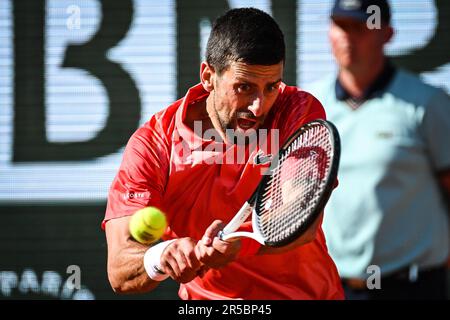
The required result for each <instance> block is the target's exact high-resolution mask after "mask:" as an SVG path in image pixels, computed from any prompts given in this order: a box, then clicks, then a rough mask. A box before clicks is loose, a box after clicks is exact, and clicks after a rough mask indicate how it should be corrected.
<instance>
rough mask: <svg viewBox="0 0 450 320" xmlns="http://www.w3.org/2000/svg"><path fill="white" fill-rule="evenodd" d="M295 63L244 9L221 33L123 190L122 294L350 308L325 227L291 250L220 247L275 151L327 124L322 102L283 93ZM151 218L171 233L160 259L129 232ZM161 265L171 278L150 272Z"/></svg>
mask: <svg viewBox="0 0 450 320" xmlns="http://www.w3.org/2000/svg"><path fill="white" fill-rule="evenodd" d="M284 61H285V44H284V38H283V34H282V32H281V30H280V28H279V26H278V25H277V23H276V22H275V21H274V20H273V19H272V18H271V17H270V16H269V15H268V14H266V13H264V12H262V11H260V10H257V9H253V8H241V9H233V10H230V11H228V12H227V13H225V14H224V15H223V16H221V17H219V18H218V19H217V20H216V21H215V23H214V24H213V27H212V31H211V35H210V38H209V40H208V45H207V50H206V62H203V63H202V64H201V67H200V78H201V83H200V84H198V85H195V86H194V87H192V88H191V89H190V90H189V91H188V92H187V94H186V95H185V96H184V97H183V98H182V99H180V100H178V101H176V102H174V103H173V104H172V105H170V106H169V107H168V108H166V109H164V110H162V111H160V112H158V113H157V114H155V115H154V116H153V117H152V118H151V119H150V120H149V121H148V122H147V123H145V125H143V126H142V127H141V128H139V129H138V130H137V131H136V133H135V134H134V135H133V136H132V137H131V139H130V140H129V142H128V145H127V147H126V150H125V153H124V156H123V161H122V164H121V166H120V169H119V172H118V174H117V176H116V177H115V179H114V181H113V183H112V185H111V189H110V192H109V197H108V205H107V209H106V214H105V219H104V221H103V227H104V228H105V230H106V237H107V242H108V277H109V280H110V283H111V285H112V287H113V289H114V291H116V292H119V293H133V292H146V291H149V290H152V289H153V288H155V287H156V286H157V285H158V283H159V282H160V281H162V280H163V279H164V278H165V277H166V276H167V275H168V276H170V277H171V278H173V279H174V280H176V281H177V282H179V283H180V289H179V296H180V297H181V298H182V299H342V298H343V291H342V287H341V283H340V280H339V276H338V273H337V270H336V267H335V265H334V263H333V261H332V259H331V258H330V256H329V255H328V252H327V247H326V244H325V238H324V235H323V232H322V229H321V226H320V225H321V222H322V215H321V216H320V217H319V218H318V219H317V220H316V222H315V223H314V224H313V225H312V226H311V227H310V228H309V229H308V230H307V232H306V233H305V234H304V235H303V236H301V237H300V238H299V239H298V240H297V241H296V242H294V243H293V244H291V245H289V246H287V247H283V248H276V249H275V248H268V247H264V246H260V245H259V244H258V243H257V242H255V241H254V240H251V239H248V238H241V239H240V240H238V241H232V242H225V241H221V240H220V239H219V238H218V237H216V234H217V232H218V231H219V230H221V228H222V227H223V226H224V223H227V222H228V221H229V220H230V219H231V218H232V217H233V216H234V215H235V213H236V212H237V211H238V210H239V209H240V207H241V206H242V205H243V203H244V202H245V201H246V200H247V199H248V198H249V197H250V196H251V194H252V193H253V191H254V189H255V187H256V186H257V185H258V183H259V181H260V180H261V177H262V172H264V170H263V169H265V168H266V167H267V166H268V161H267V159H270V156H271V154H273V152H272V147H273V146H274V145H277V144H278V145H282V143H283V142H284V141H285V140H286V139H287V137H289V136H290V135H291V134H292V133H293V132H294V131H295V130H296V129H298V128H299V127H300V126H302V125H303V124H304V123H306V122H309V121H311V120H314V119H325V113H324V110H323V108H322V106H321V104H320V103H319V102H318V101H317V100H316V99H315V98H314V97H313V96H312V95H310V94H308V93H307V92H304V91H302V90H300V89H298V88H296V87H290V86H287V85H285V84H284V83H283V82H282V77H283V68H284ZM261 132H270V133H269V134H267V135H265V138H263V139H261V137H262V136H263V135H262V134H260V133H261ZM274 132H275V134H273V133H274ZM254 133H256V134H254ZM255 139H256V140H255ZM258 139H259V141H258V143H255V142H256V141H257V140H258ZM261 140H263V141H262V143H260V142H261ZM277 140H278V141H277ZM242 150H243V152H241V151H242ZM230 160H232V161H230ZM146 206H156V207H159V208H161V209H162V210H163V211H164V212H166V214H167V218H168V222H169V226H168V228H167V230H166V233H165V235H164V236H163V240H164V242H161V243H159V244H157V245H155V246H153V247H150V248H149V247H148V246H144V245H142V244H139V243H137V242H135V241H133V240H132V239H131V236H130V234H129V231H128V223H129V219H130V216H131V215H132V214H133V213H134V212H135V211H136V210H138V209H141V208H143V207H146ZM249 228H251V225H250V224H248V225H244V226H243V227H242V229H243V230H248V229H249ZM155 259H156V260H157V262H159V264H160V268H161V271H163V272H164V273H165V274H166V276H164V275H162V274H160V273H158V272H157V271H155V270H153V269H152V268H149V267H148V263H147V262H148V261H149V260H151V261H153V262H154V261H155Z"/></svg>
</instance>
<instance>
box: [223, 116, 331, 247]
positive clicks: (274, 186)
mask: <svg viewBox="0 0 450 320" xmlns="http://www.w3.org/2000/svg"><path fill="white" fill-rule="evenodd" d="M339 158H340V139H339V134H338V131H337V129H336V128H335V126H334V125H333V124H332V123H331V122H328V121H325V120H314V121H311V122H309V123H307V124H305V125H304V126H302V127H301V128H300V129H298V130H297V131H296V132H295V133H294V134H293V135H292V136H291V137H290V138H289V139H288V140H287V142H286V143H285V144H284V145H283V146H282V147H281V148H280V150H279V152H278V155H277V156H275V157H274V158H273V160H272V162H271V165H270V168H269V169H268V170H269V171H268V172H266V174H265V176H264V177H263V178H262V180H261V182H260V183H259V185H258V187H257V188H256V190H255V192H254V193H253V195H252V196H251V197H250V199H249V200H248V201H246V202H245V204H244V205H243V206H242V208H241V209H240V210H239V212H238V213H237V214H236V215H235V216H234V217H233V219H232V220H231V221H230V222H229V223H228V224H227V225H226V227H225V228H224V229H223V230H222V231H220V232H219V234H218V236H219V238H220V239H221V240H224V241H227V240H229V241H232V240H233V239H235V238H239V237H248V238H252V239H254V240H256V241H258V242H259V243H261V244H262V245H265V246H269V247H282V246H285V245H287V244H289V243H291V242H293V241H295V240H296V239H297V238H298V237H299V236H301V235H302V234H303V233H304V232H305V231H306V230H307V229H308V227H309V226H310V225H311V224H312V223H313V222H314V220H315V219H316V218H317V217H318V216H319V215H320V213H321V212H322V211H323V209H324V207H325V205H326V203H327V201H328V199H329V197H330V195H331V191H332V190H333V187H334V184H335V182H336V178H337V172H338V166H339ZM250 214H252V226H253V232H244V231H236V230H238V229H239V227H240V226H241V225H242V223H244V222H245V221H246V220H247V218H248V217H249V215H250Z"/></svg>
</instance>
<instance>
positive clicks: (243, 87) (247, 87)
mask: <svg viewBox="0 0 450 320" xmlns="http://www.w3.org/2000/svg"><path fill="white" fill-rule="evenodd" d="M250 89H251V87H250V85H248V84H246V83H242V84H240V85H239V86H238V91H239V92H242V93H246V92H249V91H250Z"/></svg>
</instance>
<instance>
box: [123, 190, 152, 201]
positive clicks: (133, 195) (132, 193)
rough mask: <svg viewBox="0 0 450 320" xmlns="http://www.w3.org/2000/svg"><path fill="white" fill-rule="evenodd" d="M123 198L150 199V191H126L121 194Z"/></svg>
mask: <svg viewBox="0 0 450 320" xmlns="http://www.w3.org/2000/svg"><path fill="white" fill-rule="evenodd" d="M123 198H124V199H125V200H129V199H150V198H151V193H150V191H145V192H135V191H127V192H125V194H124V195H123Z"/></svg>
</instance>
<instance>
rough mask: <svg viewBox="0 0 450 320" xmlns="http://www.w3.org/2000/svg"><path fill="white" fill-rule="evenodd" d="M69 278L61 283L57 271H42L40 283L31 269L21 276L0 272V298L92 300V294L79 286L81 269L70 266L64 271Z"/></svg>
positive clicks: (11, 272)
mask: <svg viewBox="0 0 450 320" xmlns="http://www.w3.org/2000/svg"><path fill="white" fill-rule="evenodd" d="M66 272H67V274H68V275H69V277H68V278H67V280H66V281H65V282H64V283H63V277H62V275H61V274H59V273H58V272H57V271H44V272H43V273H42V281H41V282H39V277H38V275H37V274H36V271H35V270H33V269H29V268H27V269H25V270H24V271H23V272H22V274H21V275H20V276H19V274H18V273H17V272H15V271H0V296H4V297H17V296H26V295H30V294H32V295H40V296H45V297H50V298H56V299H61V300H68V299H72V300H94V299H95V296H94V294H93V293H92V292H91V291H90V290H89V289H88V288H86V287H85V286H83V285H81V269H80V267H79V266H77V265H70V266H68V267H67V270H66Z"/></svg>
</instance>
